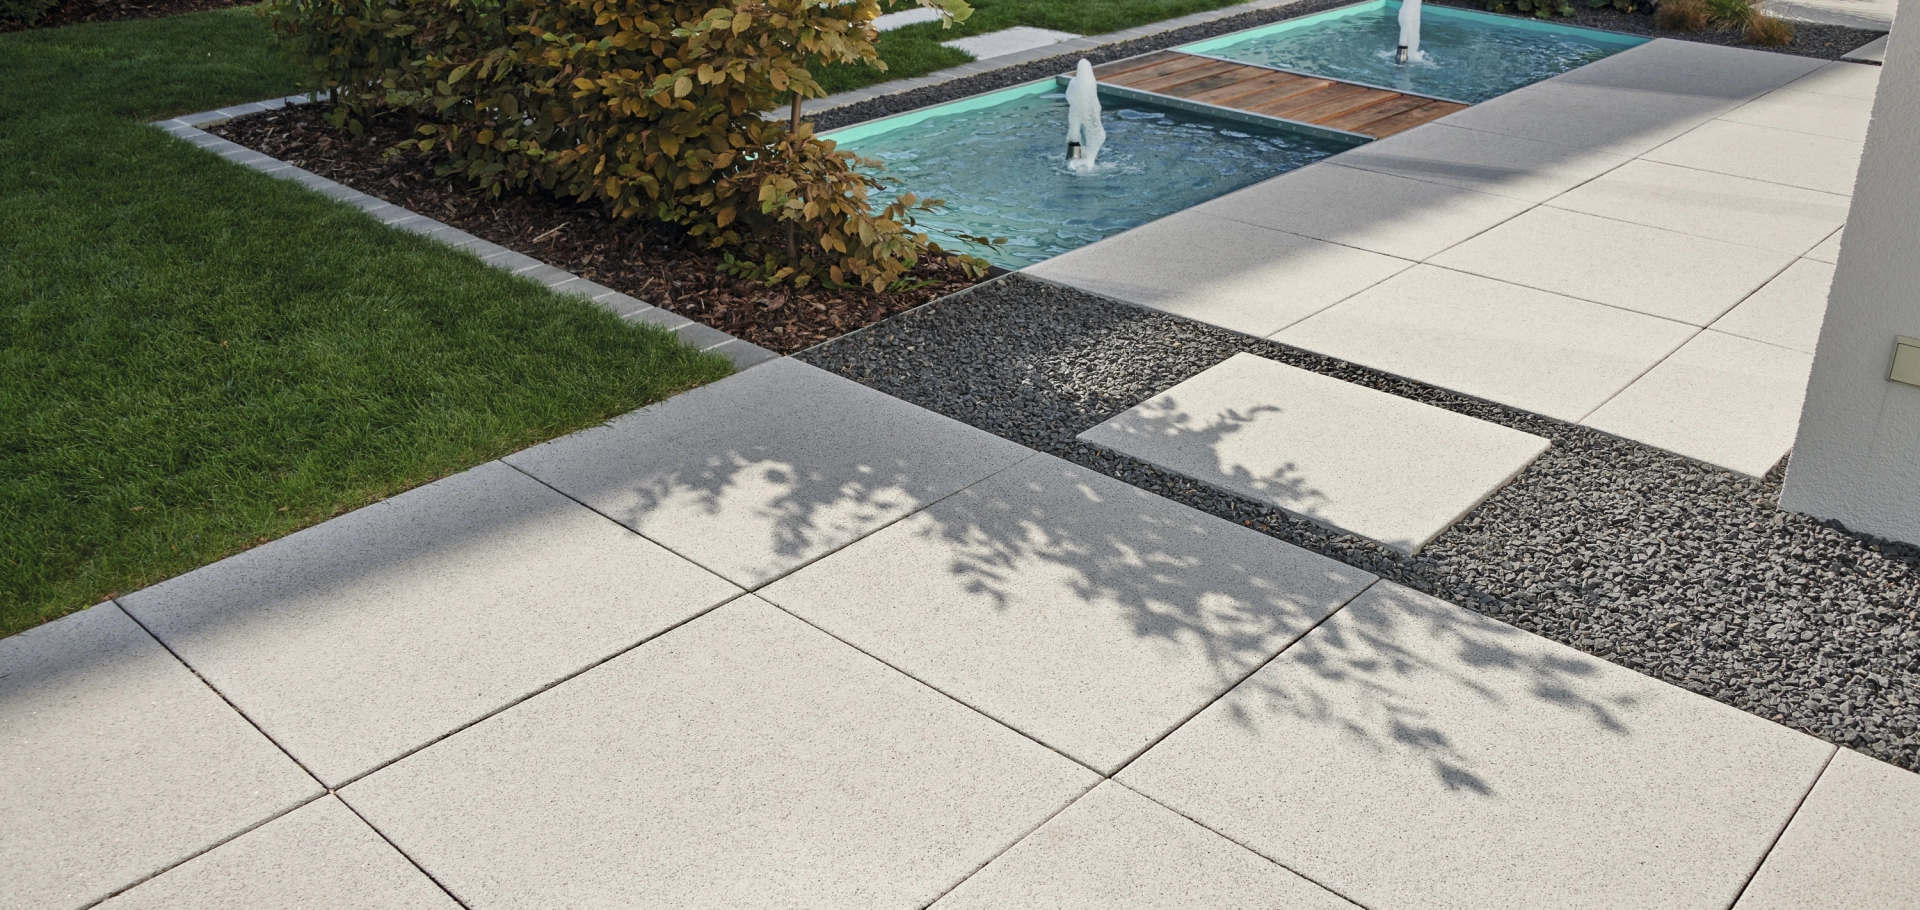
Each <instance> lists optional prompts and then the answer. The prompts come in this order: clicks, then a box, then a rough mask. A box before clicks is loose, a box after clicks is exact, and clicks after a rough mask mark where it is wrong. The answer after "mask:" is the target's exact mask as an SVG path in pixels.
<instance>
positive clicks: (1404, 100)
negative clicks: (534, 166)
mask: <svg viewBox="0 0 1920 910" xmlns="http://www.w3.org/2000/svg"><path fill="white" fill-rule="evenodd" d="M1430 101H1431V99H1428V98H1422V97H1420V96H1418V95H1395V96H1394V97H1393V98H1390V99H1387V100H1384V101H1380V102H1377V103H1375V104H1369V105H1367V106H1366V107H1363V108H1360V109H1359V110H1356V111H1348V112H1347V113H1344V114H1341V115H1340V116H1338V117H1329V118H1327V119H1325V120H1319V121H1315V122H1317V123H1319V124H1320V125H1321V126H1326V127H1332V128H1333V129H1336V130H1346V131H1347V132H1350V133H1365V132H1366V130H1363V129H1361V127H1362V126H1365V125H1366V124H1369V123H1373V122H1375V121H1378V120H1384V119H1386V118H1388V117H1391V116H1393V115H1395V114H1399V113H1403V112H1406V111H1410V110H1413V109H1414V108H1416V107H1420V106H1421V105H1424V104H1427V103H1429V102H1430Z"/></svg>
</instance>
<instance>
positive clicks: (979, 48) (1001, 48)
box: [941, 25, 1080, 60]
mask: <svg viewBox="0 0 1920 910" xmlns="http://www.w3.org/2000/svg"><path fill="white" fill-rule="evenodd" d="M1078 37H1080V36H1079V35H1075V34H1073V33H1071V32H1056V31H1051V30H1048V29H1044V28H1029V27H1027V26H1024V25H1017V26H1014V27H1013V28H1005V29H1001V30H999V31H997V32H987V33H986V34H984V35H974V36H972V37H970V38H956V39H954V40H952V41H943V42H941V46H943V47H950V48H953V49H954V50H957V51H961V52H963V53H966V54H971V55H972V56H973V57H974V59H976V60H997V59H1000V58H1007V57H1012V56H1015V55H1018V54H1025V53H1026V52H1028V51H1033V50H1041V49H1048V48H1052V47H1053V46H1054V45H1057V44H1059V43H1060V42H1062V41H1068V40H1071V39H1074V38H1078Z"/></svg>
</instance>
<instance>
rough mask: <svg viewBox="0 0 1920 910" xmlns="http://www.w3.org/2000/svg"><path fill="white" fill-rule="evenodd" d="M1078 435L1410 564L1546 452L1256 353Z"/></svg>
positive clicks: (1539, 444) (1543, 444)
mask: <svg viewBox="0 0 1920 910" xmlns="http://www.w3.org/2000/svg"><path fill="white" fill-rule="evenodd" d="M1079 438H1080V439H1081V440H1083V441H1085V442H1090V443H1093V444H1094V445H1098V446H1103V447H1105V448H1109V449H1112V450H1114V451H1117V452H1121V453H1123V454H1127V455H1131V456H1133V457H1135V458H1138V459H1140V460H1142V461H1146V462H1148V463H1150V464H1154V465H1157V466H1159V467H1162V468H1165V469H1167V470H1169V471H1173V472H1175V473H1178V474H1184V475H1186V476H1188V477H1191V478H1193V479H1195V480H1198V481H1201V482H1202V483H1207V484H1211V485H1212V486H1215V487H1218V488H1220V489H1223V490H1228V491H1231V492H1234V493H1238V494H1240V495H1241V496H1245V497H1247V498H1249V499H1253V500H1255V501H1258V502H1265V503H1269V504H1271V505H1274V506H1277V507H1279V508H1280V509H1283V510H1285V511H1286V512H1287V513H1288V514H1291V515H1293V516H1295V517H1298V518H1304V519H1306V520H1308V521H1312V522H1316V523H1319V524H1323V525H1326V526H1328V527H1331V528H1333V529H1335V530H1339V531H1345V532H1348V533H1352V534H1358V535H1360V536H1362V537H1366V538H1368V539H1371V540H1374V541H1378V542H1379V543H1381V544H1383V545H1385V546H1387V547H1389V548H1391V549H1394V550H1398V551H1399V552H1402V553H1407V554H1412V553H1416V552H1419V550H1420V548H1422V547H1424V546H1426V545H1427V544H1428V543H1430V542H1432V541H1433V539H1434V538H1435V537H1437V536H1439V535H1440V533H1441V532H1442V531H1445V530H1446V529H1447V528H1448V527H1449V526H1451V525H1452V524H1453V523H1454V522H1455V521H1458V520H1459V519H1460V516H1462V515H1465V514H1466V513H1467V512H1469V511H1471V510H1472V509H1473V508H1474V507H1475V506H1477V505H1479V504H1480V503H1482V502H1484V501H1486V499H1487V497H1489V496H1491V495H1493V494H1494V493H1495V492H1496V491H1498V490H1499V489H1500V488H1501V487H1502V486H1505V485H1506V483H1507V481H1509V480H1512V479H1513V478H1514V476H1515V475H1517V474H1519V473H1520V472H1521V471H1523V470H1525V469H1526V467H1527V465H1529V464H1532V463H1533V460H1534V459H1535V458H1537V457H1539V455H1540V453H1542V452H1544V451H1546V450H1547V446H1548V442H1547V440H1545V439H1541V438H1540V437H1538V436H1533V435H1530V434H1527V433H1522V432H1520V431H1518V430H1512V429H1508V428H1506V427H1503V426H1499V425H1498V424H1491V423H1487V422H1485V421H1482V420H1475V419H1473V418H1471V417H1467V416H1464V415H1460V414H1455V413H1453V412H1452V411H1447V410H1443V409H1440V408H1436V407H1433V406H1432V405H1426V404H1421V403H1420V402H1417V401H1413V400H1411V399H1406V398H1401V397H1398V396H1396V395H1389V394H1387V393H1385V392H1379V391H1375V390H1373V389H1369V388H1364V387H1362V386H1357V385H1353V384H1352V383H1347V382H1342V381H1340V380H1338V379H1334V378H1332V377H1330V376H1323V375H1320V374H1319V373H1312V372H1308V371H1306V370H1302V369H1298V368H1296V367H1290V366H1287V365H1285V364H1281V363H1275V362H1273V361H1271V360H1266V359H1263V358H1260V357H1255V356H1253V355H1252V354H1235V355H1234V356H1232V357H1230V358H1228V359H1227V360H1226V361H1225V362H1223V363H1221V364H1219V365H1217V366H1214V367H1210V368H1208V369H1207V370H1204V371H1202V372H1201V373H1200V374H1198V375H1196V376H1194V377H1192V378H1190V379H1188V380H1186V381H1185V382H1182V383H1180V384H1179V385H1176V386H1174V387H1173V388H1170V389H1168V390H1166V391H1165V392H1162V393H1160V394H1159V395H1156V396H1154V397H1153V398H1150V399H1148V400H1146V401H1143V402H1141V403H1140V404H1138V405H1135V406H1134V407H1132V408H1129V409H1127V410H1126V411H1123V412H1121V413H1120V414H1117V415H1115V416H1114V417H1113V418H1112V419H1110V420H1108V421H1107V422H1105V423H1102V424H1100V425H1099V426H1096V427H1093V428H1092V429H1089V430H1087V431H1086V432H1084V433H1081V434H1080V437H1079Z"/></svg>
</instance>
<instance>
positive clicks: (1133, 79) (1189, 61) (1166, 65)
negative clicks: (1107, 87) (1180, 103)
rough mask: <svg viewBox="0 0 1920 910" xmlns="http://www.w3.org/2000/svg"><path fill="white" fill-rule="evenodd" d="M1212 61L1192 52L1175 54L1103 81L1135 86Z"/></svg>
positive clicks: (1130, 86)
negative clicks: (1196, 55)
mask: <svg viewBox="0 0 1920 910" xmlns="http://www.w3.org/2000/svg"><path fill="white" fill-rule="evenodd" d="M1210 63H1213V61H1212V60H1208V59H1207V58H1205V57H1195V56H1193V55H1192V54H1173V55H1172V57H1171V58H1170V59H1167V60H1162V61H1160V62H1158V63H1154V64H1152V65H1150V66H1143V67H1140V68H1139V69H1133V70H1127V71H1126V72H1123V73H1121V74H1119V75H1117V76H1114V77H1113V78H1111V79H1102V81H1105V82H1111V83H1113V84H1114V85H1124V86H1127V87H1129V88H1133V87H1136V86H1137V85H1138V84H1139V83H1142V82H1151V81H1153V80H1155V79H1158V78H1160V77H1162V76H1167V75H1171V74H1173V73H1178V72H1181V71H1184V70H1190V69H1194V68H1196V67H1202V66H1206V65H1207V64H1210ZM1096 72H1097V71H1096Z"/></svg>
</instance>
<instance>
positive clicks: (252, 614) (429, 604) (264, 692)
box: [122, 462, 739, 786]
mask: <svg viewBox="0 0 1920 910" xmlns="http://www.w3.org/2000/svg"><path fill="white" fill-rule="evenodd" d="M738 593H739V589H738V588H736V587H734V586H733V585H731V584H728V583H727V582H725V581H723V580H721V579H719V578H716V577H715V576H713V575H712V574H711V573H708V572H706V571H705V570H703V569H701V568H699V567H698V566H695V565H693V564H692V563H689V562H687V561H686V560H684V559H681V558H680V557H678V556H675V555H673V554H672V553H669V552H667V551H666V550H664V549H661V548H660V547H659V546H658V545H656V544H653V543H650V542H648V541H647V540H644V539H642V538H641V537H639V536H638V535H636V534H634V533H633V532H632V531H629V530H627V529H625V528H622V527H620V526H619V525H617V524H614V523H613V522H611V521H608V520H606V519H605V518H603V517H601V516H599V515H595V514H594V513H593V512H591V511H589V510H588V509H586V508H584V507H582V506H581V505H579V504H578V503H575V502H573V501H572V500H569V499H567V498H566V497H565V496H562V495H560V494H558V493H555V492H554V491H553V490H550V489H548V488H547V487H545V486H543V485H542V484H540V483H539V482H538V481H535V480H532V479H530V478H528V477H527V476H526V475H524V474H521V473H520V472H519V471H516V470H514V469H513V468H510V467H508V466H506V465H504V464H501V463H499V462H493V463H490V464H486V465H482V466H480V467H478V468H475V469H473V470H471V471H467V472H466V473H464V474H458V475H455V476H453V477H449V478H447V479H445V480H441V481H438V482H436V483H432V484H429V485H427V486H425V487H422V488H420V489H417V490H413V491H410V492H407V493H403V494H401V495H399V496H396V497H394V498H392V499H389V500H386V501H384V502H380V503H376V504H374V505H371V506H368V507H367V508H364V509H361V510H360V511H357V512H353V513H351V514H349V515H346V516H343V517H341V518H338V519H335V520H333V521H330V522H327V523H325V524H322V525H320V526H318V527H315V528H310V529H308V530H306V531H302V532H300V533H298V534H294V535H292V536H290V537H286V538H283V539H281V540H278V541H275V542H273V543H270V544H268V545H266V546H263V547H260V548H258V549H255V550H251V551H248V552H247V553H244V554H242V555H240V556H237V557H234V558H232V559H227V560H223V561H221V562H217V563H214V564H213V565H211V566H208V567H206V568H203V569H199V570H197V571H194V572H190V573H188V574H186V575H183V576H181V577H179V578H176V579H173V580H171V581H167V582H163V583H161V584H159V585H156V586H154V587H152V588H148V589H146V590H144V591H140V592H138V593H135V594H132V595H129V596H127V597H125V598H123V599H122V602H123V604H124V605H125V606H126V608H127V610H128V612H130V613H132V614H133V615H134V616H135V617H136V618H138V619H139V620H140V621H141V622H143V623H145V624H146V625H147V627H148V628H150V629H152V630H153V631H154V634H155V635H157V636H159V637H160V639H161V640H162V641H164V642H166V643H167V645H168V647H170V648H172V649H173V650H174V651H175V652H176V653H178V654H179V655H180V656H181V658H182V659H183V660H185V661H186V662H187V663H188V664H190V665H191V666H192V667H193V668H194V669H195V670H196V671H198V672H199V673H200V674H201V675H202V676H204V677H206V679H207V681H208V682H209V683H211V684H213V686H214V687H215V688H217V689H219V690H220V692H221V694H223V695H225V696H226V697H227V698H228V699H229V700H231V701H232V702H233V703H234V705H235V706H237V707H238V708H239V709H240V710H242V711H244V712H246V713H247V716H248V717H250V718H252V719H253V721H254V722H255V723H257V724H259V725H260V728H261V729H262V730H265V731H266V733H267V735H269V736H272V737H273V738H274V739H275V740H276V741H277V742H279V743H280V744H281V745H282V746H283V747H285V748H286V749H287V751H289V752H291V753H292V754H293V756H294V757H295V758H297V759H299V760H300V761H301V763H303V764H305V765H306V766H307V767H308V768H309V769H311V770H312V771H313V772H314V773H315V774H316V775H318V776H319V777H320V779H321V780H324V781H326V782H327V783H328V784H329V785H330V786H337V785H339V784H342V783H345V782H346V781H348V780H350V779H352V778H353V777H355V776H357V775H360V774H363V773H365V772H367V771H369V770H372V769H373V768H375V767H378V766H379V765H380V764H382V763H384V762H388V761H392V760H393V759H395V758H398V757H400V756H401V755H404V754H405V753H406V752H408V751H409V750H412V749H416V748H419V747H420V746H423V745H426V744H427V743H429V742H432V741H433V740H435V739H438V738H440V737H442V736H445V735H446V734H448V733H451V732H453V731H454V730H456V729H459V728H460V727H461V726H463V725H465V724H468V723H471V722H473V721H475V720H478V719H479V718H481V717H484V716H486V714H487V713H489V712H491V711H495V710H498V709H499V708H501V707H503V706H505V705H507V704H511V703H512V702H513V701H514V700H516V699H519V698H523V697H525V696H526V695H529V694H531V693H533V692H537V691H539V690H540V689H541V688H543V687H545V686H548V685H551V684H552V683H553V682H555V681H557V680H559V679H563V678H565V677H566V676H568V675H570V674H573V673H577V672H579V671H580V670H583V669H585V668H587V667H589V666H592V665H593V664H594V663H597V662H599V661H601V660H604V659H606V658H607V657H609V656H611V655H613V654H616V653H619V652H620V651H622V650H624V649H626V648H629V647H632V646H633V645H635V644H638V643H639V642H641V641H643V640H645V639H646V637H647V636H649V635H653V634H655V633H657V632H659V631H661V630H663V629H666V628H668V627H671V626H673V625H674V624H676V623H679V622H681V621H683V620H685V619H687V618H688V617H690V616H693V615H695V614H697V613H699V612H701V611H702V610H706V609H708V608H710V607H713V606H714V605H716V604H718V603H720V602H721V601H723V600H725V599H727V598H728V597H732V596H734V595H736V594H738Z"/></svg>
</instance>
